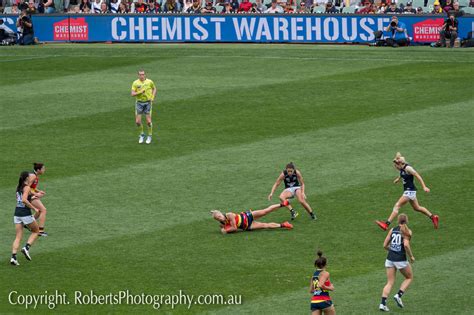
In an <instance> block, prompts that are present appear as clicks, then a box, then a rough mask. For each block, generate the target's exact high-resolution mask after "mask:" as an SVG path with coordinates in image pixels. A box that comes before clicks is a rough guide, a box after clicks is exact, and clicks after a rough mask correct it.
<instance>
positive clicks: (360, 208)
mask: <svg viewBox="0 0 474 315" xmlns="http://www.w3.org/2000/svg"><path fill="white" fill-rule="evenodd" d="M0 58H1V59H0V91H1V95H0V104H1V105H0V113H1V114H0V152H1V154H0V205H1V207H0V212H1V217H2V219H1V220H0V231H1V234H0V261H1V264H0V275H1V276H0V313H2V314H4V313H21V312H26V310H25V308H24V307H22V306H18V305H10V304H9V302H8V295H9V293H10V292H11V291H12V290H16V291H18V292H19V294H42V293H44V291H45V290H47V291H49V292H52V291H54V290H59V291H60V292H65V293H67V294H68V297H69V300H71V304H70V305H59V306H57V307H56V311H58V312H59V313H61V314H62V313H67V314H71V313H72V314H99V313H100V314H102V313H137V314H138V313H140V314H142V313H155V312H156V310H155V309H154V308H153V307H152V306H150V305H75V304H74V303H73V292H74V291H84V292H89V291H90V290H94V292H96V293H98V294H107V293H110V292H112V293H114V292H118V291H121V290H130V292H131V293H133V294H141V293H148V294H177V293H179V290H183V291H184V292H185V293H187V294H194V295H200V294H214V293H216V294H224V295H242V302H243V303H242V305H239V306H224V305H193V306H192V308H191V309H190V310H188V309H187V307H186V306H177V307H176V308H175V309H174V310H171V308H170V307H169V306H163V307H162V308H161V309H160V311H162V312H170V311H174V312H176V313H189V312H191V313H212V314H239V313H242V314H244V313H245V314H255V313H261V314H308V313H309V299H310V295H309V293H308V289H309V278H310V275H311V274H312V272H313V270H314V268H313V262H314V258H315V252H316V250H317V249H322V250H323V251H324V252H325V254H326V255H327V257H328V259H329V265H328V270H329V271H330V272H331V280H332V282H333V284H334V286H335V291H334V293H333V294H332V296H333V299H334V302H335V306H336V310H337V312H338V313H339V314H368V313H378V312H379V311H378V304H379V301H380V295H381V290H382V288H383V286H384V284H385V269H384V260H385V256H386V252H385V251H384V250H383V248H382V243H383V239H384V237H385V235H386V234H385V233H384V232H382V231H381V230H380V229H379V228H378V227H377V226H376V225H375V224H374V220H376V219H386V217H387V216H388V214H389V213H390V211H391V209H392V207H393V204H394V203H395V201H396V200H397V198H398V197H399V196H400V195H401V192H402V188H401V186H400V185H393V184H392V180H393V179H394V178H395V177H396V176H397V173H396V171H395V170H394V169H393V167H392V165H391V159H392V158H393V156H394V154H395V152H396V151H401V152H402V153H403V154H404V155H405V156H406V158H407V160H408V161H409V162H411V163H412V164H413V165H414V167H415V168H416V169H417V170H418V171H419V172H420V173H421V175H422V176H423V177H424V179H425V181H426V183H427V185H428V186H429V187H430V188H431V190H432V191H431V193H430V194H425V193H423V192H419V200H420V203H421V204H424V205H425V206H426V207H428V209H430V210H432V211H433V212H435V213H438V214H439V215H440V218H441V220H440V229H439V230H434V229H433V227H432V224H431V222H430V221H429V220H428V219H427V218H425V217H423V216H422V215H420V214H418V213H415V212H414V211H413V210H411V208H409V207H407V208H404V209H403V212H406V213H407V214H408V215H409V217H410V227H411V229H412V230H413V231H414V235H415V236H414V239H413V241H412V248H413V251H414V255H415V257H416V259H417V261H416V262H415V264H414V272H415V278H414V282H413V284H412V286H411V287H410V289H409V290H408V291H407V293H406V295H405V296H404V302H405V306H406V307H405V309H403V310H400V309H398V308H397V307H396V305H395V304H394V302H393V300H392V299H391V298H390V300H389V304H388V306H389V307H390V308H391V310H392V313H397V314H401V313H403V314H415V313H425V314H470V313H471V314H472V307H471V305H470V301H471V299H472V295H473V293H474V291H473V289H472V288H473V285H474V274H473V272H472V270H471V264H472V261H473V259H474V246H473V243H472V240H473V238H474V229H473V228H472V222H474V214H473V209H472V206H473V194H472V188H473V173H474V172H473V166H474V150H473V139H474V137H473V136H474V132H473V118H474V115H473V114H474V109H473V106H474V92H473V91H474V83H473V73H474V54H473V51H472V50H461V49H459V50H454V51H452V50H444V49H443V50H442V49H440V50H433V49H430V48H427V47H409V48H404V49H401V48H400V49H383V48H371V47H358V46H309V45H306V46H305V45H274V46H273V45H185V44H181V45H99V44H96V45H68V44H63V45H45V46H41V47H30V48H26V47H5V48H2V49H1V50H0ZM140 68H143V69H145V70H146V71H147V72H148V77H149V78H151V79H152V80H154V81H155V83H157V85H158V97H157V102H156V103H155V106H154V120H155V130H154V134H155V135H156V136H157V137H156V136H155V142H154V143H152V145H149V146H146V145H144V144H143V145H138V143H137V138H138V137H137V131H136V127H135V125H134V100H133V99H132V98H131V97H130V96H129V93H130V92H129V91H130V86H131V83H132V81H133V80H135V79H136V71H137V70H138V69H140ZM33 161H43V162H45V163H46V167H47V172H46V174H45V175H44V176H43V177H42V178H41V181H40V187H41V188H42V189H44V190H45V191H46V192H47V195H46V196H45V198H44V199H43V202H44V204H45V205H46V207H47V208H48V220H47V225H46V227H47V231H48V232H49V233H50V236H49V237H48V238H44V239H43V238H42V239H39V240H38V241H37V243H36V244H35V245H34V246H33V247H32V250H31V254H32V256H33V261H31V262H28V261H26V260H25V259H24V257H23V256H19V259H20V264H21V265H20V266H19V267H16V268H14V267H12V266H10V265H9V258H10V251H11V243H12V241H13V239H14V226H13V224H12V215H13V209H14V205H15V202H14V191H15V186H16V184H17V180H18V174H19V173H20V171H22V170H25V169H30V168H31V163H32V162H33ZM289 161H294V162H295V163H296V165H297V167H298V168H299V169H301V171H302V173H303V175H304V178H305V182H306V187H307V188H306V194H307V196H308V200H309V202H310V203H311V204H312V206H313V208H314V209H315V210H316V213H317V215H318V220H317V221H316V222H313V221H311V220H310V219H309V216H308V215H306V214H305V213H304V209H303V208H302V207H301V206H300V205H297V206H296V208H297V210H298V211H299V212H300V216H299V217H298V218H297V220H296V221H294V226H295V228H294V229H293V230H292V231H286V230H273V231H255V232H250V233H238V234H233V235H226V236H223V235H221V234H220V233H219V229H218V225H217V223H216V222H215V221H213V220H212V219H211V218H210V216H209V210H211V209H215V208H217V209H223V210H227V211H231V210H232V211H239V210H244V209H248V208H252V209H259V208H263V207H266V206H267V205H268V204H269V202H268V201H267V199H266V197H267V195H268V193H269V192H270V189H271V187H272V185H273V183H274V181H275V179H276V177H277V176H278V174H279V171H281V170H282V169H283V167H284V166H285V164H286V163H288V162H289ZM418 187H420V185H418ZM280 191H281V188H280V189H279V190H278V191H277V193H276V194H275V195H276V196H275V197H274V202H275V203H276V202H278V201H277V196H278V194H279V192H280ZM287 219H289V214H288V211H287V210H286V209H280V210H278V211H277V212H274V213H272V214H270V215H269V216H268V217H266V218H264V219H263V220H262V221H266V222H271V221H272V222H282V221H284V220H287ZM24 239H25V241H26V238H24ZM400 282H401V280H400V279H398V281H397V287H396V288H394V291H395V289H398V284H399V283H400ZM394 293H395V292H393V294H394ZM28 311H30V310H28ZM36 312H38V313H49V312H50V311H49V310H48V308H47V306H45V305H40V306H39V307H38V308H37V309H36Z"/></svg>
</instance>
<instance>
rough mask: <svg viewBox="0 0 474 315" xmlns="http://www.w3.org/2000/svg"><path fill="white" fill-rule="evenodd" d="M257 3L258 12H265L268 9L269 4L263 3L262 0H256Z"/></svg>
mask: <svg viewBox="0 0 474 315" xmlns="http://www.w3.org/2000/svg"><path fill="white" fill-rule="evenodd" d="M255 4H256V8H257V11H258V13H264V12H265V11H266V10H267V6H266V5H264V4H263V1H262V0H256V1H255Z"/></svg>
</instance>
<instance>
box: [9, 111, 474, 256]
mask: <svg viewBox="0 0 474 315" xmlns="http://www.w3.org/2000/svg"><path fill="white" fill-rule="evenodd" d="M470 110H471V105H470V104H469V103H460V104H453V105H449V106H442V107H434V108H429V109H424V110H420V111H416V112H412V113H411V114H410V115H409V116H407V115H405V114H400V115H394V116H390V117H384V118H378V119H373V120H369V121H364V122H358V123H354V124H348V125H345V126H342V127H334V128H328V129H323V130H318V131H314V132H308V133H302V134H299V135H295V136H289V137H281V138H276V139H271V140H266V141H259V142H255V143H250V144H244V145H239V146H234V147H227V148H222V149H217V150H210V151H206V152H198V153H195V154H190V155H186V156H179V157H174V158H170V159H165V160H156V161H152V162H146V163H134V161H131V164H130V165H128V166H126V167H121V168H116V169H113V170H107V171H103V172H96V173H90V174H85V175H79V176H72V177H66V178H61V179H58V180H51V181H48V180H47V178H45V179H44V180H43V184H42V185H43V187H44V188H45V189H46V191H47V192H48V195H47V196H46V198H45V203H46V205H47V206H48V208H50V211H51V212H52V213H55V215H54V216H50V219H49V224H50V226H52V227H55V228H59V229H60V231H61V229H62V232H66V231H67V227H66V226H64V227H62V223H61V222H64V221H65V220H72V221H73V222H74V221H81V220H82V219H83V218H84V216H86V217H87V218H88V222H89V223H88V224H87V225H82V226H78V227H76V231H77V233H79V234H81V235H82V236H81V241H91V240H94V239H100V238H107V237H109V236H110V231H113V233H114V234H116V235H120V234H130V233H132V234H133V233H134V232H130V230H131V229H132V230H133V231H136V232H137V233H138V232H142V231H147V230H160V229H163V228H168V227H171V226H173V225H177V224H182V223H183V222H192V221H195V220H199V219H203V218H206V217H207V216H208V213H207V211H208V210H209V209H211V208H221V209H226V210H231V209H245V208H248V207H259V206H264V205H266V204H267V203H268V202H267V201H266V196H267V195H268V193H269V190H270V188H271V185H272V184H273V182H274V180H275V179H276V177H277V176H278V172H279V171H280V170H281V168H282V167H283V166H284V165H285V163H287V162H288V161H295V162H296V164H297V166H298V167H300V168H301V170H302V172H303V175H304V177H305V182H306V185H307V191H306V193H307V195H308V196H309V197H310V198H314V199H316V200H317V199H318V198H319V197H318V196H321V195H323V194H327V193H331V192H334V191H338V190H343V189H347V188H348V187H356V186H358V185H361V184H362V185H364V184H368V183H372V182H377V181H380V180H384V179H390V178H394V177H395V176H396V175H397V174H396V172H395V171H394V170H393V169H392V166H391V159H392V157H393V155H394V153H395V152H396V151H398V150H400V151H401V152H403V153H404V154H405V155H406V157H407V159H408V161H409V162H413V164H414V166H415V168H416V169H418V171H420V172H421V174H424V173H425V172H426V171H428V170H434V169H437V168H442V167H448V166H459V165H465V164H468V163H471V162H472V161H473V156H474V155H473V154H472V147H471V146H470V144H471V139H472V134H471V133H468V132H466V131H465V130H463V129H462V128H459V127H462V126H468V125H469V122H470V116H469V115H468V113H469V112H470ZM440 116H442V117H445V118H444V119H437V117H440ZM420 119H426V121H430V122H431V124H430V125H429V126H426V125H417V122H418V121H420ZM400 124H408V125H412V126H413V128H412V131H413V135H412V136H411V137H410V140H407V138H406V137H404V136H401V135H400V134H399V133H397V132H393V130H397V128H398V126H399V125H400ZM429 129H430V130H434V131H433V132H432V133H428V132H427V130H429ZM432 152H436V154H432ZM242 157H245V158H244V159H243V158H242ZM209 175H212V176H211V177H209ZM425 180H426V181H427V183H429V180H430V179H429V177H428V178H425ZM394 189H396V190H397V191H401V188H400V187H394ZM0 199H1V200H11V201H12V202H11V207H13V195H12V188H11V187H9V188H4V189H1V190H0ZM90 201H94V202H90ZM274 202H276V198H275V199H274ZM196 209H202V211H198V212H197V211H196ZM5 211H6V212H7V213H9V210H8V209H6V210H5ZM170 212H171V213H179V214H180V215H178V216H175V215H169V214H170ZM111 215H112V218H113V219H112V220H111V219H110V218H111ZM123 216H126V217H127V220H128V222H129V223H128V224H127V225H123V224H121V220H120V218H121V217H123ZM144 218H153V220H146V219H144ZM102 224H105V225H106V226H107V229H105V230H99V231H94V233H90V232H91V230H95V227H96V226H100V225H102ZM4 225H5V227H6V228H7V226H8V225H9V222H5V223H4ZM77 241H78V240H77V239H76V238H75V236H74V235H65V236H64V239H63V241H62V242H61V244H57V245H58V246H64V245H66V246H67V245H68V244H70V243H73V244H75V243H77ZM53 247H54V246H53Z"/></svg>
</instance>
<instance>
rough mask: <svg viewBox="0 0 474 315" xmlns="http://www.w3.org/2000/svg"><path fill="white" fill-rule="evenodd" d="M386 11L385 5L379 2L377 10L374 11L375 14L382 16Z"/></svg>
mask: <svg viewBox="0 0 474 315" xmlns="http://www.w3.org/2000/svg"><path fill="white" fill-rule="evenodd" d="M386 9H387V5H386V4H385V2H381V3H380V6H379V8H378V10H377V11H376V13H378V14H384V13H385V10H386Z"/></svg>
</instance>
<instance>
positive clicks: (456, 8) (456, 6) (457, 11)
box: [448, 2, 464, 18]
mask: <svg viewBox="0 0 474 315" xmlns="http://www.w3.org/2000/svg"><path fill="white" fill-rule="evenodd" d="M453 8H454V9H453V10H452V11H449V12H448V14H449V13H453V14H454V17H455V18H458V17H461V16H463V15H464V11H463V10H461V9H460V8H459V2H454V3H453Z"/></svg>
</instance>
